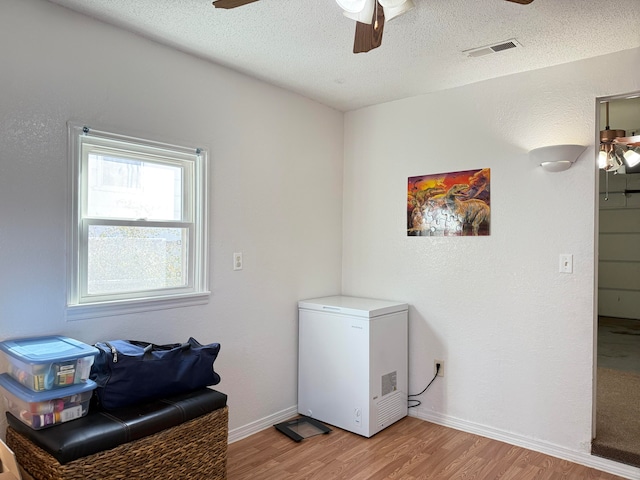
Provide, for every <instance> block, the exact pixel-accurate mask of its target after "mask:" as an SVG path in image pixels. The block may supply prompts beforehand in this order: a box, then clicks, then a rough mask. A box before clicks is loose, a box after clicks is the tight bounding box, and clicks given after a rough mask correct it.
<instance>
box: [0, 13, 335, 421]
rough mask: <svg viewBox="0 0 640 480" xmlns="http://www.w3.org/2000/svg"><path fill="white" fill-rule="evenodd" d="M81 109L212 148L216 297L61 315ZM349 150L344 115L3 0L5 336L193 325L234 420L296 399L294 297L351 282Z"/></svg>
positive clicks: (0, 140)
mask: <svg viewBox="0 0 640 480" xmlns="http://www.w3.org/2000/svg"><path fill="white" fill-rule="evenodd" d="M69 119H75V120H79V121H84V122H87V123H88V124H89V125H94V126H96V127H106V128H114V129H117V130H118V131H121V132H124V133H131V134H137V135H141V136H144V137H147V138H152V139H156V140H161V141H169V142H172V141H173V142H185V143H187V144H199V145H202V144H204V145H207V146H209V147H210V152H211V155H210V159H211V169H210V170H211V205H210V212H211V215H210V216H211V235H210V251H209V252H210V257H211V290H212V292H213V293H212V296H211V299H210V302H209V304H208V305H204V306H197V307H189V308H179V309H172V310H167V311H160V312H149V313H145V314H139V315H125V316H120V317H112V318H101V319H94V320H82V321H71V322H69V321H66V320H65V268H66V261H65V248H66V247H65V231H66V230H65V222H66V214H67V203H66V202H67V154H66V135H67V131H66V122H67V121H68V120H69ZM342 158H343V115H342V113H340V112H337V111H335V110H332V109H330V108H327V107H325V106H322V105H319V104H317V103H315V102H312V101H310V100H308V99H305V98H303V97H300V96H297V95H294V94H291V93H289V92H286V91H284V90H281V89H277V88H273V87H271V86H268V85H265V84H263V83H261V82H258V81H255V80H253V79H250V78H248V77H245V76H242V75H239V74H236V73H234V72H231V71H229V70H227V69H224V68H218V67H216V66H213V65H212V64H210V63H206V62H204V61H201V60H198V59H196V58H194V57H190V56H188V55H185V54H183V53H179V52H177V51H174V50H172V49H169V48H166V47H163V46H160V45H158V44H155V43H153V42H150V41H147V40H145V39H143V38H141V37H138V36H136V35H133V34H129V33H126V32H124V31H121V30H119V29H116V28H113V27H111V26H108V25H105V24H102V23H99V22H97V21H94V20H91V19H89V18H87V17H84V16H81V15H78V14H75V13H72V12H71V11H68V10H66V9H64V8H62V7H59V6H56V5H53V4H50V3H48V2H45V1H40V0H3V1H2V2H0V219H1V221H2V224H1V227H0V252H1V253H0V272H1V273H0V339H6V338H10V337H22V336H32V335H41V334H54V333H55V334H64V335H68V336H71V337H74V338H77V339H79V340H82V341H85V342H88V343H94V342H96V341H99V340H108V339H113V338H134V339H143V340H150V341H154V342H157V343H166V342H177V341H185V340H186V339H187V338H188V337H189V336H190V335H191V336H194V337H195V338H197V339H198V340H200V341H201V342H207V343H208V342H220V343H221V344H222V349H221V353H220V356H219V358H218V360H217V362H216V370H217V371H218V372H219V373H220V374H221V376H222V383H220V384H219V385H218V387H217V388H218V389H219V390H220V391H222V392H225V393H227V394H228V395H229V404H230V416H231V417H230V418H231V420H230V427H231V429H234V428H236V427H238V426H242V425H246V424H248V423H250V422H253V421H255V420H257V419H261V418H263V417H265V416H267V415H271V414H273V413H274V412H278V411H281V410H284V409H287V408H290V407H292V406H294V405H295V404H296V396H297V392H296V382H297V363H296V356H297V300H298V299H300V298H305V297H315V296H321V295H328V294H335V293H338V292H339V290H340V285H341V269H340V265H341V248H342V245H341V235H342V233H341V228H342V227H341V215H342V210H341V209H342V175H343V174H342V167H343V164H342ZM236 251H241V252H243V253H244V270H242V271H240V272H233V271H232V253H233V252H236ZM2 418H3V419H4V415H3V416H2ZM3 431H4V429H2V432H3Z"/></svg>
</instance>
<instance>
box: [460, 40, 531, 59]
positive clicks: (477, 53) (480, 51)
mask: <svg viewBox="0 0 640 480" xmlns="http://www.w3.org/2000/svg"><path fill="white" fill-rule="evenodd" d="M512 48H522V45H521V44H520V43H519V42H518V41H517V40H516V39H515V38H512V39H511V40H506V41H504V42H500V43H496V44H495V45H488V46H486V47H479V48H472V49H470V50H464V51H463V52H462V53H464V54H465V55H466V56H467V57H482V56H483V55H488V54H490V53H498V52H502V51H504V50H510V49H512Z"/></svg>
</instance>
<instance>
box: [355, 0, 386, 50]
mask: <svg viewBox="0 0 640 480" xmlns="http://www.w3.org/2000/svg"><path fill="white" fill-rule="evenodd" d="M376 7H377V8H376V9H375V10H374V11H373V21H372V22H371V25H369V24H368V23H362V22H356V36H355V39H354V41H353V53H364V52H368V51H370V50H373V49H374V48H378V47H379V46H380V45H382V32H383V30H384V8H382V6H381V5H380V4H379V3H378V4H377V5H376Z"/></svg>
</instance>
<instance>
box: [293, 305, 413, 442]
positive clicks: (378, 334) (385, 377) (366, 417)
mask: <svg viewBox="0 0 640 480" xmlns="http://www.w3.org/2000/svg"><path fill="white" fill-rule="evenodd" d="M298 308H299V358H298V412H299V413H301V414H303V415H307V416H309V417H312V418H314V419H316V420H319V421H321V422H325V423H328V424H330V425H334V426H336V427H339V428H342V429H344V430H348V431H351V432H354V433H357V434H360V435H363V436H365V437H371V436H372V435H374V434H376V433H378V432H379V431H380V430H382V429H384V428H385V427H387V426H389V425H391V424H392V423H394V422H396V421H398V420H400V419H401V418H403V417H406V416H407V389H408V305H407V304H406V303H398V302H392V301H387V300H375V299H369V298H356V297H345V296H335V297H324V298H315V299H310V300H302V301H300V302H299V303H298Z"/></svg>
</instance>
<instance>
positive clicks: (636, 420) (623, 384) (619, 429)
mask: <svg viewBox="0 0 640 480" xmlns="http://www.w3.org/2000/svg"><path fill="white" fill-rule="evenodd" d="M591 453H592V454H593V455H597V456H599V457H604V458H608V459H611V460H615V461H618V462H621V463H626V464H628V465H633V466H636V467H640V375H638V374H637V373H632V372H624V371H621V370H612V369H609V368H598V391H597V414H596V438H595V439H594V440H593V443H592V445H591Z"/></svg>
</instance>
